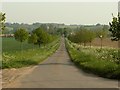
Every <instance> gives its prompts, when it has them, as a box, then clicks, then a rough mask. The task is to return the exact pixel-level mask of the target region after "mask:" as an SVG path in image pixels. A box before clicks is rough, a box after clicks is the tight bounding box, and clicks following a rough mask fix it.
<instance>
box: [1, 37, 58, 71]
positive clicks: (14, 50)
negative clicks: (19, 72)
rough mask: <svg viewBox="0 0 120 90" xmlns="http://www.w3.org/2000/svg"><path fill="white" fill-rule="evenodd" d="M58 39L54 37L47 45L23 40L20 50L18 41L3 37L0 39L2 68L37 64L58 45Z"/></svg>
mask: <svg viewBox="0 0 120 90" xmlns="http://www.w3.org/2000/svg"><path fill="white" fill-rule="evenodd" d="M59 42H60V40H59V39H56V40H55V41H53V42H52V43H49V44H47V45H45V46H44V45H41V47H40V48H39V47H38V45H34V47H33V45H32V44H28V43H27V42H24V43H23V44H22V50H21V48H20V43H19V42H18V41H16V40H15V39H14V38H3V40H2V49H3V50H2V52H3V53H2V68H3V69H4V68H20V67H26V66H30V65H36V64H39V63H40V62H41V61H43V60H44V59H45V58H47V57H48V56H50V55H51V54H52V53H54V52H55V51H56V49H57V48H58V47H59Z"/></svg>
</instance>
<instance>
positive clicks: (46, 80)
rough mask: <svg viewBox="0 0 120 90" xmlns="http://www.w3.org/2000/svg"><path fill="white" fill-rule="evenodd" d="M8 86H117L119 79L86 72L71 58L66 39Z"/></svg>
mask: <svg viewBox="0 0 120 90" xmlns="http://www.w3.org/2000/svg"><path fill="white" fill-rule="evenodd" d="M5 87H8V88H16V87H17V88H117V87H118V81H114V80H109V79H104V78H101V77H97V76H95V75H92V74H87V73H84V72H83V71H82V70H80V69H78V68H77V67H76V66H75V65H74V64H73V63H72V62H71V60H70V58H69V55H68V53H67V51H66V48H65V44H64V39H62V42H61V45H60V48H59V49H58V50H57V51H56V52H55V53H54V54H53V55H52V56H51V57H49V58H48V59H46V60H45V61H44V62H42V63H41V64H39V65H37V66H35V67H34V69H32V70H31V71H29V72H28V73H27V74H23V75H21V76H20V77H19V78H17V79H16V80H15V81H13V82H11V83H9V84H8V85H7V86H5Z"/></svg>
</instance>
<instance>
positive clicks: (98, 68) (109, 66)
mask: <svg viewBox="0 0 120 90" xmlns="http://www.w3.org/2000/svg"><path fill="white" fill-rule="evenodd" d="M66 48H67V50H68V53H69V55H70V57H71V60H72V61H73V62H74V63H75V64H76V65H77V66H78V67H79V68H81V69H83V70H84V71H86V72H89V73H94V74H96V75H98V76H101V77H105V78H111V79H120V63H118V61H116V60H112V58H113V57H112V58H110V55H109V51H108V52H107V51H106V50H104V51H106V52H107V53H106V55H107V54H108V57H109V58H108V57H106V58H101V57H104V56H106V55H105V53H104V52H102V51H100V50H98V49H88V48H83V47H81V48H79V49H78V48H76V47H75V46H74V45H72V42H70V41H69V40H66ZM94 50H96V51H97V50H98V51H97V52H95V51H94ZM111 51H112V52H113V50H111ZM110 53H111V52H110ZM112 54H113V53H112ZM116 54H117V53H116ZM97 55H98V56H97ZM112 56H115V55H112ZM116 58H117V57H114V59H116Z"/></svg>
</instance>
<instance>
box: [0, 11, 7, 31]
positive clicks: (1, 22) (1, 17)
mask: <svg viewBox="0 0 120 90" xmlns="http://www.w3.org/2000/svg"><path fill="white" fill-rule="evenodd" d="M5 19H6V17H5V13H2V12H0V30H4V29H5V24H4V23H5Z"/></svg>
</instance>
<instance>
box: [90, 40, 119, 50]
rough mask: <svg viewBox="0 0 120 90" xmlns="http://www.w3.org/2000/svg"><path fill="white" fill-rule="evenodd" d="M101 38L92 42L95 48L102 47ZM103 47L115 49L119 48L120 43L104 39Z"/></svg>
mask: <svg viewBox="0 0 120 90" xmlns="http://www.w3.org/2000/svg"><path fill="white" fill-rule="evenodd" d="M100 42H101V41H100V38H95V39H94V40H93V41H92V45H93V46H100ZM103 46H106V47H113V48H119V46H118V41H111V39H110V38H104V39H103Z"/></svg>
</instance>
